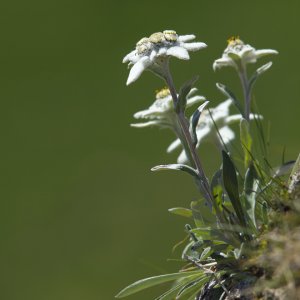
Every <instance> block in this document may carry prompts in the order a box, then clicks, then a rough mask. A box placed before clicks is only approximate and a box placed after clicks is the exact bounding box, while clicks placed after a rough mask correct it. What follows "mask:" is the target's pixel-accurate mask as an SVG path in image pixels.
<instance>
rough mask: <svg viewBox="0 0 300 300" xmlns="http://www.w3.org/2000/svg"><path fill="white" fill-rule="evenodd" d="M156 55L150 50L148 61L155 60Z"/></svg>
mask: <svg viewBox="0 0 300 300" xmlns="http://www.w3.org/2000/svg"><path fill="white" fill-rule="evenodd" d="M156 55H157V52H156V51H155V50H152V51H151V54H150V60H151V61H153V60H154V59H155V57H156Z"/></svg>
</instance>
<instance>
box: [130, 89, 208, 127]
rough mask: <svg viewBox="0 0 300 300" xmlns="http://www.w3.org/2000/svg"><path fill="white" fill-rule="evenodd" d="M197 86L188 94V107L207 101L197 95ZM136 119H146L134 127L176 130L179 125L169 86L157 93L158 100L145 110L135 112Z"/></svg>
mask: <svg viewBox="0 0 300 300" xmlns="http://www.w3.org/2000/svg"><path fill="white" fill-rule="evenodd" d="M196 92H197V89H196V88H193V89H191V91H190V92H189V93H188V95H187V103H186V108H189V107H191V106H193V105H194V104H196V103H199V102H203V101H205V98H204V97H203V96H199V95H195V93H196ZM134 117H135V118H136V119H143V120H146V122H144V123H136V124H131V126H133V127H139V128H142V127H149V126H159V127H162V128H170V129H173V130H176V128H177V127H178V126H179V124H178V120H177V116H176V113H175V109H174V103H173V99H172V96H171V94H170V91H169V89H168V88H163V89H162V90H160V91H157V93H156V100H155V101H154V103H153V104H152V105H151V106H150V107H149V108H148V109H145V110H142V111H139V112H137V113H135V114H134Z"/></svg>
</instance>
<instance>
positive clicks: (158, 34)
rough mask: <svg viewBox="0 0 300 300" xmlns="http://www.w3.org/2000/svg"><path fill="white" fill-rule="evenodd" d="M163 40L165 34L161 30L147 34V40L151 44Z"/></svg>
mask: <svg viewBox="0 0 300 300" xmlns="http://www.w3.org/2000/svg"><path fill="white" fill-rule="evenodd" d="M165 40H166V39H165V36H164V34H163V33H162V32H155V33H153V34H151V35H150V36H149V41H150V42H151V43H153V44H158V43H161V42H164V41H165Z"/></svg>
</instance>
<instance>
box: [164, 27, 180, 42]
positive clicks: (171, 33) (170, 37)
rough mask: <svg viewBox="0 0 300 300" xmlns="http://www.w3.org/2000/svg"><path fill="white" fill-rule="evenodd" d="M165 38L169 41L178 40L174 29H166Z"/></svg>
mask: <svg viewBox="0 0 300 300" xmlns="http://www.w3.org/2000/svg"><path fill="white" fill-rule="evenodd" d="M163 34H164V36H165V39H166V40H167V41H169V42H176V41H177V33H176V31H174V30H165V31H164V32H163Z"/></svg>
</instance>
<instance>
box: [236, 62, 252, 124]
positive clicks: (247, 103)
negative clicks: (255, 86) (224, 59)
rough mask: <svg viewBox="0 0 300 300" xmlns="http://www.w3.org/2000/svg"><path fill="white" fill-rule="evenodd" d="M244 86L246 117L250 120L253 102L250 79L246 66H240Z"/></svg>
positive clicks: (240, 75) (239, 72)
mask: <svg viewBox="0 0 300 300" xmlns="http://www.w3.org/2000/svg"><path fill="white" fill-rule="evenodd" d="M238 74H239V77H240V80H241V83H242V87H243V93H244V100H245V119H246V120H247V121H248V122H249V120H250V102H251V92H250V89H249V81H248V78H247V73H246V69H245V68H240V70H239V71H238Z"/></svg>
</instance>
